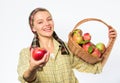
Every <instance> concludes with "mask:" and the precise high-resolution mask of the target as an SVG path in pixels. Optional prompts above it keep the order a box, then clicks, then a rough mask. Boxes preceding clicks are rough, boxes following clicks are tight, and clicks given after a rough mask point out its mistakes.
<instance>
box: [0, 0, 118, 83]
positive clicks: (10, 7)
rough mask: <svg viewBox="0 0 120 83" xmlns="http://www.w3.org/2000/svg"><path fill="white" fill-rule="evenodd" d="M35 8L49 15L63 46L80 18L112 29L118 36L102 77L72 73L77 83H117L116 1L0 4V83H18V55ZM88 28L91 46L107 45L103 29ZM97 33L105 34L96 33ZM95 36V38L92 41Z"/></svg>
mask: <svg viewBox="0 0 120 83" xmlns="http://www.w3.org/2000/svg"><path fill="white" fill-rule="evenodd" d="M36 7H45V8H47V9H48V10H49V11H50V12H51V14H52V15H53V19H54V22H55V31H56V32H57V33H58V35H59V36H60V37H61V38H62V39H63V40H64V41H66V42H67V41H68V34H69V32H70V31H71V30H72V29H73V28H74V26H75V24H76V23H77V22H79V21H80V20H82V19H84V18H88V17H94V18H99V19H102V20H103V21H105V22H106V23H107V24H110V25H111V26H113V27H114V28H115V29H116V30H117V32H118V37H117V40H116V42H115V45H114V47H113V50H112V52H111V54H110V57H109V59H108V61H107V63H106V65H105V67H104V69H103V71H102V73H101V74H97V75H94V74H87V73H82V72H78V71H75V75H76V77H77V78H78V80H79V82H80V83H120V60H119V59H120V53H119V52H118V51H119V49H120V47H119V44H118V43H119V42H120V37H119V35H120V34H119V33H120V32H119V31H120V29H119V28H120V12H119V8H120V1H119V0H56V1H55V0H54V1H53V0H51V1H50V0H0V82H1V83H19V81H18V80H17V76H18V75H17V70H16V69H17V63H18V57H19V52H20V50H21V49H22V48H24V47H27V46H29V45H30V44H31V40H32V37H33V34H32V33H31V31H30V28H29V25H28V16H29V14H30V12H31V11H32V10H33V9H34V8H36ZM93 24H94V23H93ZM93 24H92V25H93ZM95 24H96V25H97V23H95ZM95 24H94V25H95ZM88 28H89V29H90V31H92V32H94V33H93V35H92V39H93V41H94V40H97V41H94V42H99V41H102V40H103V42H105V43H106V41H108V40H107V37H106V36H107V34H106V33H107V32H106V31H107V30H106V29H107V28H102V27H100V28H98V26H94V27H88ZM101 29H102V30H103V29H105V30H104V31H102V32H99V31H101ZM86 30H87V29H86ZM98 33H99V37H96V35H98ZM91 34H92V33H91ZM95 34H96V35H95ZM94 36H95V38H96V39H95V38H94ZM99 39H100V40H99Z"/></svg>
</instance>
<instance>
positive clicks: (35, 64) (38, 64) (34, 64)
mask: <svg viewBox="0 0 120 83" xmlns="http://www.w3.org/2000/svg"><path fill="white" fill-rule="evenodd" d="M49 56H50V52H49V51H47V53H45V55H44V56H43V58H42V59H41V60H34V58H33V57H32V53H31V57H30V62H29V63H30V70H31V71H33V70H37V69H39V68H42V67H43V66H45V64H46V63H47V62H48V60H49Z"/></svg>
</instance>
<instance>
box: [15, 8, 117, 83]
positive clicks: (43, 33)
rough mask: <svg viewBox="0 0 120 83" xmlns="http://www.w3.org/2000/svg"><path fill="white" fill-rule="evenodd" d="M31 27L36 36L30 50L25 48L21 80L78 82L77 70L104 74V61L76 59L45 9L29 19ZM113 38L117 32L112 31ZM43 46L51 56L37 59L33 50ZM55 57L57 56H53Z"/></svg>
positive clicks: (58, 82)
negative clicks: (92, 61)
mask: <svg viewBox="0 0 120 83" xmlns="http://www.w3.org/2000/svg"><path fill="white" fill-rule="evenodd" d="M29 24H30V28H31V30H32V32H33V33H34V35H35V37H34V38H33V41H32V44H31V46H30V47H27V48H23V49H22V50H21V52H20V56H19V62H18V67H17V71H18V77H19V80H20V81H21V82H22V83H25V82H28V83H31V82H32V83H78V80H77V79H76V77H75V74H74V72H73V69H77V70H78V71H80V72H86V73H88V72H89V73H94V74H96V73H101V71H102V68H103V66H102V62H98V63H96V64H94V65H92V64H89V63H87V62H85V61H83V60H82V59H80V58H79V57H77V56H74V55H73V54H72V53H71V52H70V50H69V48H68V46H67V43H65V42H64V41H62V40H61V39H60V38H59V37H58V36H57V34H56V33H55V31H54V22H53V19H52V16H51V14H50V12H49V11H48V10H47V9H45V8H36V9H34V10H33V11H32V13H31V14H30V16H29ZM109 35H110V38H111V37H116V31H115V30H114V29H111V30H110V34H109ZM34 47H41V48H44V49H45V50H46V51H47V53H45V55H44V56H43V58H42V59H40V60H37V61H36V60H34V59H33V57H31V56H32V53H31V52H30V48H33V49H34ZM53 56H54V57H53Z"/></svg>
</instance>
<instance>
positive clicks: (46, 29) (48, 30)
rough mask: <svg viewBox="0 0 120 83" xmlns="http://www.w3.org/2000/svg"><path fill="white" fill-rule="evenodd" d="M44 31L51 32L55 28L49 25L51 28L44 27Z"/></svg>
mask: <svg viewBox="0 0 120 83" xmlns="http://www.w3.org/2000/svg"><path fill="white" fill-rule="evenodd" d="M43 31H45V32H51V31H53V29H52V28H51V27H49V28H44V29H43Z"/></svg>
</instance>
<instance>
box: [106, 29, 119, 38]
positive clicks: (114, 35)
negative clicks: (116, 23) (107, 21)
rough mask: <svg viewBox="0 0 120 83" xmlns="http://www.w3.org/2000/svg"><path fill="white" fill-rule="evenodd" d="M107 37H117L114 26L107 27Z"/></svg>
mask: <svg viewBox="0 0 120 83" xmlns="http://www.w3.org/2000/svg"><path fill="white" fill-rule="evenodd" d="M108 35H109V39H111V38H116V37H117V32H116V30H115V29H114V28H111V29H109V34H108Z"/></svg>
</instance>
